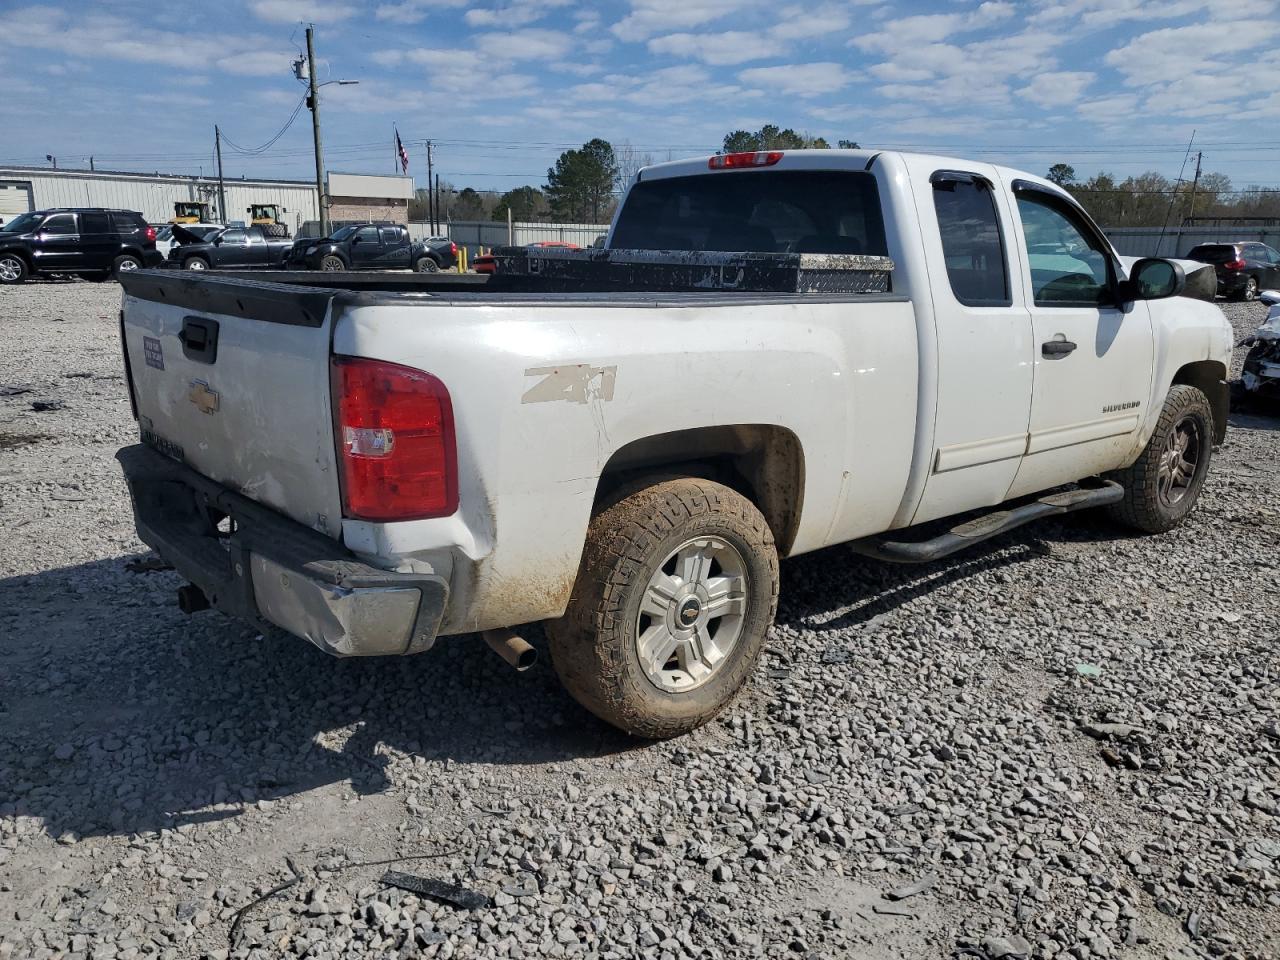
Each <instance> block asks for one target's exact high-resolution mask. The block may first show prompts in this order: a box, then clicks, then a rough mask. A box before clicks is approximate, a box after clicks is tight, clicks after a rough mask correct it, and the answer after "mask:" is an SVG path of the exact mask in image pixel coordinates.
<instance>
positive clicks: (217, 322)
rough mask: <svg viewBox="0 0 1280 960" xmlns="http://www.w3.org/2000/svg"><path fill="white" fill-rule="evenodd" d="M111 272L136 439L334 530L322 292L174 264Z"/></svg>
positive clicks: (337, 508)
mask: <svg viewBox="0 0 1280 960" xmlns="http://www.w3.org/2000/svg"><path fill="white" fill-rule="evenodd" d="M121 282H122V285H123V286H124V306H123V320H122V333H123V336H124V344H125V353H126V357H127V360H128V365H129V371H130V374H131V376H132V380H133V394H134V401H135V403H136V405H137V413H138V424H139V427H140V430H141V433H142V439H143V442H144V443H147V444H149V445H151V446H153V447H155V448H156V449H158V450H160V451H161V452H162V453H165V454H166V455H168V456H170V457H172V458H173V459H175V460H180V461H181V462H183V463H185V464H186V465H187V466H189V467H191V468H193V469H194V470H196V471H197V472H199V473H201V474H203V475H204V476H206V477H208V478H209V479H211V480H214V481H216V482H218V483H220V484H223V485H224V486H226V487H229V488H231V489H232V490H234V491H236V492H238V493H241V494H243V495H244V496H246V497H249V498H250V499H252V500H255V501H257V502H259V503H262V504H264V505H266V506H268V507H272V508H274V509H275V510H278V511H279V512H281V513H283V514H285V515H286V516H289V517H292V518H293V519H294V520H297V521H298V522H299V523H302V524H304V525H306V526H308V527H311V528H313V529H315V530H319V531H320V532H322V533H325V534H327V535H329V536H331V537H335V538H337V537H338V536H339V535H340V533H341V520H342V516H341V514H342V510H341V500H340V494H339V490H338V479H337V473H336V464H335V451H334V441H333V420H332V415H331V412H330V395H329V331H330V324H331V318H330V316H329V305H330V302H331V300H332V298H333V294H332V292H331V291H323V290H316V289H314V288H308V287H296V288H295V287H290V286H287V285H284V284H272V283H256V282H253V281H246V280H229V279H227V280H223V279H216V278H212V277H206V276H199V277H191V276H190V275H188V274H177V273H175V274H172V275H168V274H164V273H150V272H147V273H137V274H129V275H122V276H121Z"/></svg>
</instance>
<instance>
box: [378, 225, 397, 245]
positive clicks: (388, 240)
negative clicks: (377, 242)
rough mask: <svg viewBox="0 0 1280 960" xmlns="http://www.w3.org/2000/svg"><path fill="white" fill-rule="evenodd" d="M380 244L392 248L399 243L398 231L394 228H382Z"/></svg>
mask: <svg viewBox="0 0 1280 960" xmlns="http://www.w3.org/2000/svg"><path fill="white" fill-rule="evenodd" d="M381 232H382V242H383V243H385V244H386V245H387V246H389V247H394V246H395V245H396V244H398V243H399V242H400V231H399V230H397V229H396V228H395V227H383V228H382V231H381Z"/></svg>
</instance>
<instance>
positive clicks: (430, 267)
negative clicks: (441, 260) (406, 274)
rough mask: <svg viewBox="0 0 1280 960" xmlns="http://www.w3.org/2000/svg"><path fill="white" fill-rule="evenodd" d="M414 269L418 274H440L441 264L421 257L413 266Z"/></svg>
mask: <svg viewBox="0 0 1280 960" xmlns="http://www.w3.org/2000/svg"><path fill="white" fill-rule="evenodd" d="M413 269H414V270H416V271H417V272H418V273H439V272H440V264H438V263H436V262H435V261H434V260H432V259H431V258H430V257H419V258H418V261H417V262H416V263H415V264H414V265H413Z"/></svg>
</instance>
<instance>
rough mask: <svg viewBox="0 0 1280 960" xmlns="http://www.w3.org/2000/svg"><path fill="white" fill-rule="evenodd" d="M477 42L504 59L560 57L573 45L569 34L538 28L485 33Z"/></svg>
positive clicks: (493, 54)
mask: <svg viewBox="0 0 1280 960" xmlns="http://www.w3.org/2000/svg"><path fill="white" fill-rule="evenodd" d="M475 43H476V48H477V49H478V50H479V51H480V52H481V53H485V54H488V55H489V56H491V57H497V58H499V59H504V60H559V59H560V58H561V57H563V56H564V55H565V54H567V53H568V52H569V50H570V48H571V47H572V46H573V43H572V41H571V40H570V39H569V36H568V34H564V33H561V32H560V31H558V30H540V29H535V28H529V29H526V30H505V31H503V32H502V33H482V34H480V35H479V36H477V37H476V38H475Z"/></svg>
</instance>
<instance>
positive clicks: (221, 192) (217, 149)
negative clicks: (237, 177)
mask: <svg viewBox="0 0 1280 960" xmlns="http://www.w3.org/2000/svg"><path fill="white" fill-rule="evenodd" d="M213 152H214V153H216V154H217V155H218V219H219V222H220V223H226V222H227V191H226V188H225V187H224V186H223V183H222V131H221V130H219V129H218V125H217V124H216V123H215V124H214V125H213Z"/></svg>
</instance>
